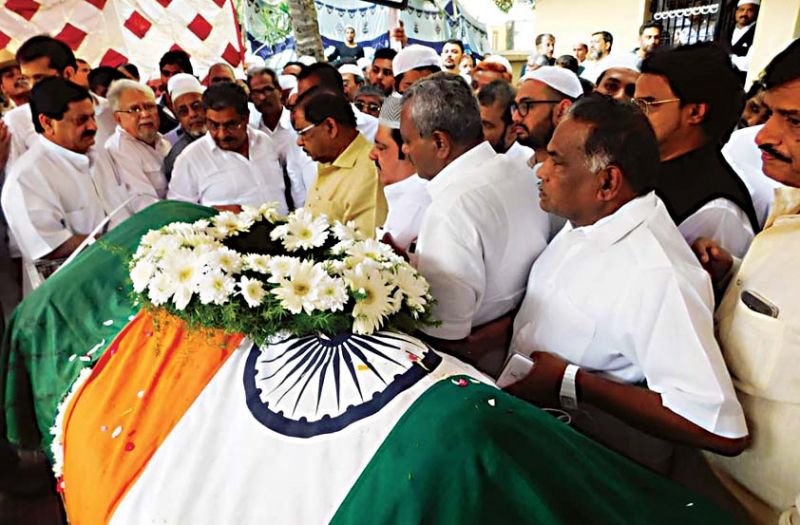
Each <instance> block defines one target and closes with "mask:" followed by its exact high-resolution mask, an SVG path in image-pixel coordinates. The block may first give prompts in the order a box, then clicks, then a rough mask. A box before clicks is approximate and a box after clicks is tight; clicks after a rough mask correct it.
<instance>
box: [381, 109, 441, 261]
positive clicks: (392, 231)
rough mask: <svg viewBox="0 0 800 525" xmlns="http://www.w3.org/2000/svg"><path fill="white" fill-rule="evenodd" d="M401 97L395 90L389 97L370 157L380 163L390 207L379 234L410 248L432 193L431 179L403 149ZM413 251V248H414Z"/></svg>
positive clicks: (401, 248) (384, 189) (407, 248)
mask: <svg viewBox="0 0 800 525" xmlns="http://www.w3.org/2000/svg"><path fill="white" fill-rule="evenodd" d="M402 100H403V99H402V97H401V96H400V95H397V94H392V95H390V96H389V97H387V98H386V100H385V101H384V103H383V106H382V107H381V113H380V117H379V118H378V133H377V134H375V146H374V147H373V148H372V151H370V154H369V158H370V159H372V161H373V162H374V163H375V166H377V167H378V176H379V177H380V178H381V182H382V183H383V185H384V188H383V194H384V195H386V204H387V205H388V207H389V211H388V213H387V215H386V222H385V223H384V225H383V227H382V228H378V234H377V235H376V237H377V238H378V239H381V240H382V241H383V242H386V243H389V244H392V245H394V246H396V247H398V248H399V249H400V250H401V251H402V252H408V251H409V248H410V246H411V244H412V243H413V242H415V241H416V240H417V236H418V235H419V228H420V226H421V225H422V217H423V216H424V214H425V210H427V209H428V205H429V204H430V203H431V196H430V194H429V193H428V189H427V184H428V181H427V180H425V179H422V178H420V176H419V175H417V170H416V168H415V167H414V165H413V164H412V163H411V161H409V160H408V157H407V156H406V155H405V154H404V153H403V137H402V135H401V134H400V112H401V109H402ZM411 251H412V252H413V250H411Z"/></svg>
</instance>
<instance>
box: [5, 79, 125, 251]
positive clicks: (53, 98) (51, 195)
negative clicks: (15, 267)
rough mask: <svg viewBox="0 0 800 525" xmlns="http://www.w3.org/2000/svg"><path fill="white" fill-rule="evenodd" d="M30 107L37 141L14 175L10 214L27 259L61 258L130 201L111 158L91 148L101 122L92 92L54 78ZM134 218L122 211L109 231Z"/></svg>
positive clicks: (37, 90) (39, 87) (9, 183)
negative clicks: (96, 116)
mask: <svg viewBox="0 0 800 525" xmlns="http://www.w3.org/2000/svg"><path fill="white" fill-rule="evenodd" d="M30 105H31V111H32V114H33V116H34V118H36V121H35V127H36V130H37V133H38V135H37V140H36V142H35V143H34V144H33V145H32V146H31V148H29V149H28V151H26V152H25V154H23V155H22V157H20V158H19V159H18V161H17V162H15V163H14V166H13V167H12V168H11V171H10V172H9V175H8V179H7V180H6V183H5V186H4V188H3V194H2V205H3V211H4V213H5V216H6V219H7V220H8V224H9V226H10V228H11V231H12V232H13V233H14V236H15V238H16V239H17V241H18V243H19V246H20V249H21V251H22V254H23V256H24V258H25V259H26V260H28V261H36V260H38V259H60V258H63V257H67V256H69V255H70V254H71V253H72V252H73V251H74V250H75V248H77V247H78V245H79V244H80V243H81V242H83V240H84V239H85V238H86V236H87V235H89V234H91V233H92V231H93V230H94V229H95V228H96V227H97V226H99V225H100V223H101V222H102V221H103V220H104V219H105V218H106V217H107V216H109V215H110V214H111V213H112V212H113V211H115V210H116V209H117V208H119V207H120V206H122V205H123V204H124V203H125V200H126V198H127V195H126V193H125V191H124V188H123V187H122V186H121V185H120V184H119V181H118V180H117V179H116V177H115V175H114V172H113V170H112V168H111V163H110V161H109V159H108V158H107V156H106V155H105V152H104V151H103V150H96V149H95V148H93V147H92V146H93V145H94V141H95V136H96V134H97V124H96V122H95V113H94V105H93V103H92V98H91V96H90V94H89V91H88V90H86V89H85V88H83V87H81V86H78V85H77V84H74V83H72V82H70V81H67V80H64V79H63V78H60V77H53V78H47V79H44V80H41V81H39V82H37V84H36V85H35V86H34V88H33V90H32V92H31V99H30ZM128 216H129V213H128V210H127V209H126V208H125V207H123V208H121V209H120V211H119V212H118V213H117V214H115V215H114V217H113V219H112V221H111V222H110V223H109V227H111V226H113V225H115V224H117V223H119V222H121V221H122V220H124V219H125V218H127V217H128ZM104 232H105V230H103V232H100V233H104Z"/></svg>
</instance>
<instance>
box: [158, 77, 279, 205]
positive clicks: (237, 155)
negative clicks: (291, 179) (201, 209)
mask: <svg viewBox="0 0 800 525" xmlns="http://www.w3.org/2000/svg"><path fill="white" fill-rule="evenodd" d="M203 107H204V108H205V111H206V125H207V126H208V134H207V135H206V136H205V137H203V138H202V139H200V140H198V141H197V142H195V143H193V144H191V145H190V146H188V147H187V148H186V149H185V150H184V151H183V153H182V154H181V156H180V157H178V160H177V161H176V162H175V169H174V170H173V172H172V180H171V181H170V183H169V193H168V194H167V196H168V198H170V199H176V200H183V201H189V202H196V203H198V204H202V205H204V206H214V207H215V208H217V209H221V210H230V211H240V210H241V206H242V205H243V204H248V205H251V206H260V205H261V204H264V203H266V202H277V203H278V210H279V212H280V213H282V214H286V213H288V211H289V208H288V206H287V205H286V196H285V195H284V188H285V187H284V183H283V171H282V170H281V165H280V163H279V161H278V156H277V154H276V152H275V147H274V145H273V143H272V140H270V138H269V137H268V136H267V135H266V134H264V133H262V132H260V131H258V130H256V129H253V128H251V127H249V126H248V125H247V123H248V121H249V119H250V115H249V113H248V109H247V93H245V91H244V89H243V88H242V87H241V86H239V85H238V84H234V83H232V82H224V83H220V84H214V85H213V86H211V87H209V88H208V89H207V90H206V92H205V93H203Z"/></svg>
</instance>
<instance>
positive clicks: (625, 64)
mask: <svg viewBox="0 0 800 525" xmlns="http://www.w3.org/2000/svg"><path fill="white" fill-rule="evenodd" d="M612 68H623V69H630V70H632V71H636V72H637V73H639V72H641V69H640V68H639V58H638V57H637V56H636V55H635V54H634V53H620V54H618V55H614V54H611V55H609V56H608V57H607V58H605V59H604V60H601V61H600V62H599V63H598V64H597V66H595V70H594V72H593V73H595V75H596V76H595V77H594V80H593V82H594V83H595V84H596V83H597V79H599V78H600V75H602V74H603V73H605V72H606V71H608V70H609V69H612Z"/></svg>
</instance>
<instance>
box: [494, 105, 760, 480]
mask: <svg viewBox="0 0 800 525" xmlns="http://www.w3.org/2000/svg"><path fill="white" fill-rule="evenodd" d="M547 155H548V159H547V160H546V161H545V162H544V164H543V165H542V167H541V168H540V169H539V170H538V172H537V176H538V177H539V179H540V182H539V188H540V189H539V203H540V206H541V207H542V209H543V210H545V211H548V212H550V213H555V214H557V215H559V216H561V217H564V218H566V219H567V220H568V223H567V225H566V226H565V227H564V229H562V230H561V232H559V234H558V235H557V236H556V237H555V238H554V239H553V240H552V241H551V243H550V245H549V246H548V247H547V249H546V250H545V251H544V253H542V255H541V256H540V257H539V258H538V259H537V260H536V262H535V263H534V265H533V268H532V269H531V273H530V276H529V279H528V287H527V290H526V293H525V299H524V300H523V302H522V307H521V308H520V311H519V313H518V314H517V316H516V318H515V321H514V333H513V338H512V342H511V350H512V351H514V352H518V353H521V354H526V355H531V354H532V358H533V361H534V365H533V368H532V370H531V371H530V373H528V374H527V375H526V376H525V378H524V379H522V380H520V381H518V382H516V383H514V384H512V385H511V386H509V387H508V390H509V391H510V392H511V393H513V394H515V395H517V396H519V397H522V398H525V399H528V400H529V401H532V402H533V403H535V404H537V405H539V406H545V407H553V406H555V407H558V406H561V407H562V408H564V409H566V410H569V411H570V412H572V415H573V421H575V422H576V426H577V427H578V428H579V429H581V430H583V431H584V432H585V433H587V434H589V435H591V436H592V437H594V438H595V439H597V440H598V441H601V442H603V443H605V444H606V445H608V446H609V447H611V448H614V449H616V450H618V451H619V452H621V453H623V454H625V455H627V456H629V457H631V458H632V459H634V460H636V461H639V462H640V463H643V464H645V465H647V466H648V467H650V468H652V469H654V470H657V471H661V472H662V473H665V474H666V473H668V472H669V471H670V469H671V467H672V466H673V462H672V454H673V451H672V449H673V448H674V446H673V444H674V443H679V444H683V445H688V446H689V447H692V448H704V449H708V450H713V451H715V452H718V453H721V454H725V455H735V454H738V453H740V452H741V451H742V450H743V449H744V447H745V446H746V444H747V428H746V425H745V420H744V416H743V414H742V409H741V406H740V405H739V402H738V401H737V400H736V396H735V393H734V389H733V386H732V384H731V379H730V376H729V375H728V371H727V370H726V368H725V363H724V361H723V359H722V355H721V353H720V350H719V347H718V346H717V344H716V341H715V340H714V331H713V320H712V307H713V294H712V290H711V286H710V284H709V281H708V277H707V276H706V275H704V273H703V269H702V268H701V267H700V265H699V264H697V261H696V260H695V259H694V257H693V256H692V253H691V250H690V249H689V247H688V245H687V244H686V243H685V241H684V240H683V238H682V236H681V234H680V232H679V231H678V229H677V227H676V226H675V225H674V223H673V222H672V221H671V219H670V217H669V214H668V212H667V209H666V207H665V206H664V203H663V202H662V201H661V200H660V199H659V198H658V197H657V196H656V195H655V193H654V192H653V191H652V189H653V186H654V184H655V176H656V174H657V172H658V145H657V142H656V138H655V135H654V133H653V130H652V128H651V127H650V125H649V124H648V122H647V119H646V117H645V116H644V114H643V113H642V112H641V111H640V110H639V109H637V108H636V107H634V106H633V105H632V104H630V103H628V102H622V101H616V100H613V99H610V98H608V97H604V96H601V95H590V96H588V97H584V98H583V99H581V100H579V101H578V102H576V103H575V104H574V105H573V106H572V107H571V108H570V111H569V113H568V114H567V117H566V119H564V120H562V122H561V123H559V125H558V127H557V128H556V130H555V132H554V133H553V138H552V139H551V141H550V143H549V144H548V146H547ZM587 414H588V416H586V415H587ZM692 456H693V457H697V455H696V454H692Z"/></svg>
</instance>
